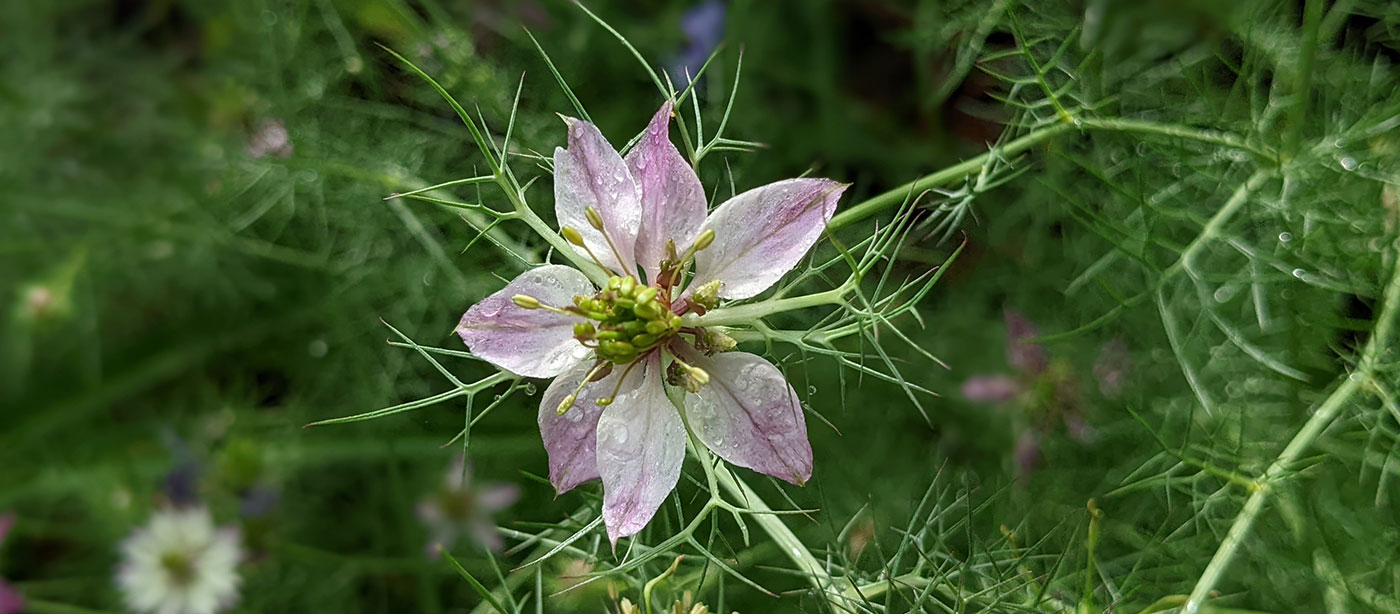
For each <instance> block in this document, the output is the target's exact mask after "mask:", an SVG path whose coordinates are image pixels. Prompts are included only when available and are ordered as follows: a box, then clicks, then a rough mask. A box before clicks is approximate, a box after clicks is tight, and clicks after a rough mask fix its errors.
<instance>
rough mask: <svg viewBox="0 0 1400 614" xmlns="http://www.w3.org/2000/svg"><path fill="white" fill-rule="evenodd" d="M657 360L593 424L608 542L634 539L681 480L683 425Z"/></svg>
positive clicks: (683, 447) (614, 543)
mask: <svg viewBox="0 0 1400 614" xmlns="http://www.w3.org/2000/svg"><path fill="white" fill-rule="evenodd" d="M663 379H664V375H663V374H662V372H661V364H660V360H659V359H658V358H656V357H655V355H653V356H652V357H651V358H649V359H647V366H646V376H645V377H644V379H643V381H642V383H641V385H640V386H638V387H636V388H635V389H633V390H631V391H628V392H627V393H626V394H622V395H619V396H618V397H617V400H615V401H613V403H612V404H611V405H608V406H607V408H606V409H604V410H603V416H602V418H600V419H599V420H598V473H599V474H601V476H602V478H603V524H604V526H606V527H607V530H608V540H609V541H611V542H612V544H613V545H614V546H616V545H617V540H618V539H619V538H622V537H627V536H629V535H635V534H637V532H638V531H641V530H642V528H643V527H645V526H646V525H647V523H648V522H650V521H651V518H652V516H654V515H656V510H657V509H658V508H660V507H661V504H662V502H664V501H665V500H666V495H668V494H670V492H671V490H672V489H674V488H675V487H676V481H677V480H679V479H680V477H681V461H682V460H684V459H685V426H684V425H683V424H682V423H681V416H680V414H679V413H678V412H677V411H676V408H675V407H674V406H672V405H671V402H670V400H668V399H667V398H666V390H665V386H664V385H663V384H662V380H663Z"/></svg>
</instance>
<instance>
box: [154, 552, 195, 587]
mask: <svg viewBox="0 0 1400 614" xmlns="http://www.w3.org/2000/svg"><path fill="white" fill-rule="evenodd" d="M160 566H161V567H162V568H164V569H165V572H166V573H168V574H170V580H171V581H172V582H173V583H175V584H178V585H180V586H185V585H187V584H189V583H190V582H191V581H193V580H194V561H193V560H191V558H190V555H189V554H188V553H186V552H182V551H179V550H171V551H169V552H166V553H164V554H162V555H160Z"/></svg>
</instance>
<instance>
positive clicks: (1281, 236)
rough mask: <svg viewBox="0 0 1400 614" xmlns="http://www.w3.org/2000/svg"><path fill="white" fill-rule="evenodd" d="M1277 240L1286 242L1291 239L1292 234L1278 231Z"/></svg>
mask: <svg viewBox="0 0 1400 614" xmlns="http://www.w3.org/2000/svg"><path fill="white" fill-rule="evenodd" d="M1278 240H1279V242H1280V243H1287V242H1289V241H1292V240H1293V235H1292V234H1291V233H1287V232H1280V233H1278Z"/></svg>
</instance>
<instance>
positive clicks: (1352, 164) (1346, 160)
mask: <svg viewBox="0 0 1400 614" xmlns="http://www.w3.org/2000/svg"><path fill="white" fill-rule="evenodd" d="M1337 161H1338V162H1340V163H1341V164H1342V168H1344V169H1347V170H1349V171H1354V170H1356V158H1353V157H1351V156H1342V157H1341V158H1340V159H1339V160H1337Z"/></svg>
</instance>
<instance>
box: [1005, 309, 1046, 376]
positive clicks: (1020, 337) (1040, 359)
mask: <svg viewBox="0 0 1400 614" xmlns="http://www.w3.org/2000/svg"><path fill="white" fill-rule="evenodd" d="M1003 319H1004V320H1005V321H1006V364H1009V365H1011V366H1012V367H1014V368H1015V369H1016V370H1018V371H1021V372H1022V373H1026V374H1029V375H1039V374H1041V373H1044V372H1045V369H1046V367H1048V366H1049V365H1050V356H1049V355H1048V354H1047V353H1046V352H1045V348H1044V347H1043V346H1041V345H1040V344H1037V343H1034V342H1033V341H1031V340H1032V339H1035V338H1036V337H1039V336H1040V330H1039V329H1037V328H1036V327H1035V324H1032V323H1031V321H1030V320H1029V319H1027V318H1026V316H1025V315H1022V314H1021V312H1019V311H1016V310H1015V309H1007V310H1006V311H1005V313H1004V315H1003Z"/></svg>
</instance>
